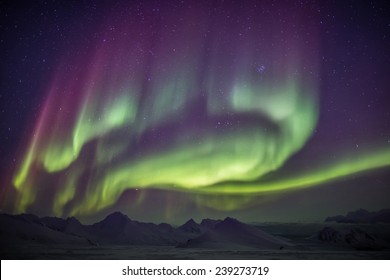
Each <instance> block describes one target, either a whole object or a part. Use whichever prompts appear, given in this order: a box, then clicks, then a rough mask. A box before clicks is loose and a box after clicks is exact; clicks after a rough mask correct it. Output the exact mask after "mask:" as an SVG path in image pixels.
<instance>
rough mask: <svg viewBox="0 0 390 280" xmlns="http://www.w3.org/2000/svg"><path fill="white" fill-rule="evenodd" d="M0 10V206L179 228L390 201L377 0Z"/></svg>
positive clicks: (382, 28) (48, 4) (314, 214)
mask: <svg viewBox="0 0 390 280" xmlns="http://www.w3.org/2000/svg"><path fill="white" fill-rule="evenodd" d="M360 2H363V3H360ZM0 7H1V9H0V13H1V14H0V18H1V23H0V36H1V38H0V61H1V64H0V65H1V66H0V67H1V70H0V73H1V80H0V81H1V83H0V113H1V119H0V120H1V122H0V139H1V140H0V141H1V142H0V143H1V145H0V149H1V150H0V155H1V157H0V167H1V173H0V175H1V185H0V187H1V189H0V191H1V192H0V194H1V197H0V206H1V211H2V212H7V213H21V212H29V213H34V214H37V215H55V216H62V217H66V216H76V217H77V218H79V219H81V220H82V221H86V222H91V221H95V220H97V219H99V218H102V217H104V216H105V215H106V214H107V213H110V212H112V211H116V210H119V211H122V212H123V213H126V214H127V215H128V216H129V217H130V218H134V219H138V220H144V221H154V222H161V221H167V222H172V223H180V222H182V221H184V220H186V219H189V218H197V219H200V218H204V217H210V218H222V217H226V216H233V217H236V218H239V219H242V220H245V221H320V220H323V219H324V218H325V217H326V216H330V215H335V214H343V213H345V212H347V211H350V210H356V209H358V208H366V209H368V210H379V209H382V208H388V207H390V172H389V171H390V97H389V94H390V80H389V78H390V74H389V73H390V72H389V65H390V52H389V50H390V37H389V36H390V12H389V9H388V8H387V6H386V1H383V2H375V1H374V2H373V1H323V2H317V1H99V2H98V3H94V2H92V1H25V2H23V1H0Z"/></svg>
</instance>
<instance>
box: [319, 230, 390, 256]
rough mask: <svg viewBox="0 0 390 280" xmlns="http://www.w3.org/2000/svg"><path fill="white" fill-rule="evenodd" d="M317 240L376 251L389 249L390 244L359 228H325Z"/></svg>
mask: <svg viewBox="0 0 390 280" xmlns="http://www.w3.org/2000/svg"><path fill="white" fill-rule="evenodd" d="M315 239H317V240H319V241H322V242H327V243H332V244H335V245H341V246H347V247H352V248H355V249H358V250H375V249H383V248H386V247H388V244H387V243H386V242H385V241H384V240H382V239H380V238H378V237H376V236H374V235H371V234H369V233H367V232H365V231H364V230H362V229H359V228H349V229H347V228H344V229H335V228H332V227H325V228H323V229H322V230H320V231H319V232H318V234H317V236H315Z"/></svg>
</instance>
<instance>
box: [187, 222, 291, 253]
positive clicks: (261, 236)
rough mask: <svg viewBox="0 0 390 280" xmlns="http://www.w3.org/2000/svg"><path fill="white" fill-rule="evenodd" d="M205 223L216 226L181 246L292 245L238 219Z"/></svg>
mask: <svg viewBox="0 0 390 280" xmlns="http://www.w3.org/2000/svg"><path fill="white" fill-rule="evenodd" d="M204 224H208V225H210V224H214V226H213V227H212V228H210V229H209V230H208V231H206V232H205V233H203V234H202V235H200V236H198V237H196V238H193V239H190V240H188V241H187V242H186V243H185V244H181V245H180V247H189V248H224V249H227V248H229V249H233V248H243V247H246V248H261V249H283V248H285V247H288V246H292V244H291V243H289V242H287V241H285V240H282V239H280V238H277V237H275V236H273V235H271V234H268V233H266V232H264V231H262V230H260V229H258V228H256V227H253V226H250V225H247V224H244V223H241V222H240V221H238V220H236V219H232V218H226V219H225V220H223V221H216V222H215V223H206V222H205V223H204Z"/></svg>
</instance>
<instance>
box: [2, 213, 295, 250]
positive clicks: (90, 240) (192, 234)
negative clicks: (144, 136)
mask: <svg viewBox="0 0 390 280" xmlns="http://www.w3.org/2000/svg"><path fill="white" fill-rule="evenodd" d="M0 225H1V229H0V235H1V237H2V238H1V242H37V243H41V244H42V243H43V244H74V245H88V246H99V245H154V246H156V245H174V246H178V247H181V248H183V247H189V248H243V247H248V248H249V247H250V248H264V249H271V248H272V249H282V248H285V247H288V246H292V244H290V243H289V242H288V241H286V240H284V239H282V238H279V237H275V236H273V235H271V234H268V233H266V232H264V231H262V230H260V229H258V228H257V227H254V226H251V225H248V224H245V223H242V222H240V221H238V220H236V219H233V218H229V217H228V218H226V219H224V220H212V219H204V220H202V222H201V223H200V224H198V223H196V222H195V221H194V220H193V219H190V220H188V221H187V222H186V223H184V224H183V225H181V226H179V227H176V228H175V227H173V226H171V225H169V224H166V223H161V224H154V223H144V222H138V221H133V220H131V219H130V218H129V217H128V216H126V215H124V214H122V213H120V212H114V213H112V214H110V215H108V216H107V217H106V218H104V219H103V220H102V221H100V222H97V223H95V224H92V225H83V224H81V223H80V222H79V221H78V220H77V219H76V218H74V217H70V218H67V219H62V218H57V217H43V218H39V217H37V216H35V215H32V214H20V215H8V214H0Z"/></svg>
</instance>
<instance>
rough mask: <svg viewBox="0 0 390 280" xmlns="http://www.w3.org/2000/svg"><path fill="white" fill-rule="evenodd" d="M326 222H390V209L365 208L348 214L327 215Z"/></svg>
mask: <svg viewBox="0 0 390 280" xmlns="http://www.w3.org/2000/svg"><path fill="white" fill-rule="evenodd" d="M325 222H337V223H390V209H383V210H380V211H377V212H369V211H367V210H365V209H359V210H357V211H352V212H349V213H348V214H347V215H345V216H342V215H338V216H333V217H327V218H326V219H325Z"/></svg>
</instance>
